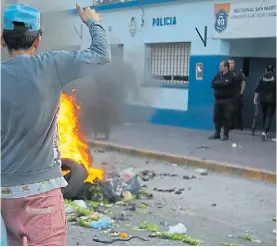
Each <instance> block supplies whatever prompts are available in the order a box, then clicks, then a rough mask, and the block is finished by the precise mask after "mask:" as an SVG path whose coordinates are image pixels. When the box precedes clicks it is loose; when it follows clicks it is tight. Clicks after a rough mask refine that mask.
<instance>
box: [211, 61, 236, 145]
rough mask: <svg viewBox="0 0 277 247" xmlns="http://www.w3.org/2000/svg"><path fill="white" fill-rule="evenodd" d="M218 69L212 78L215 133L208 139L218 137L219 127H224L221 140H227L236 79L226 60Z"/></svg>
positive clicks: (231, 117)
mask: <svg viewBox="0 0 277 247" xmlns="http://www.w3.org/2000/svg"><path fill="white" fill-rule="evenodd" d="M219 70H220V72H218V73H217V74H216V75H215V77H214V78H213V80H212V88H213V89H214V97H215V103H214V124H215V133H214V134H213V135H212V136H210V137H209V139H220V132H221V127H223V129H224V134H223V138H222V140H224V141H225V140H228V138H229V130H230V127H231V125H232V120H233V112H234V98H235V95H236V80H235V76H234V74H233V72H231V71H230V70H229V63H228V61H223V62H221V63H220V65H219Z"/></svg>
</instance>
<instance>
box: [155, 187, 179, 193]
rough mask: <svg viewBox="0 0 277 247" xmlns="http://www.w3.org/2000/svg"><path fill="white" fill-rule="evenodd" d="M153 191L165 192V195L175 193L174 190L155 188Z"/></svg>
mask: <svg viewBox="0 0 277 247" xmlns="http://www.w3.org/2000/svg"><path fill="white" fill-rule="evenodd" d="M153 190H154V191H157V192H167V193H172V192H174V191H175V188H174V189H157V188H154V189H153Z"/></svg>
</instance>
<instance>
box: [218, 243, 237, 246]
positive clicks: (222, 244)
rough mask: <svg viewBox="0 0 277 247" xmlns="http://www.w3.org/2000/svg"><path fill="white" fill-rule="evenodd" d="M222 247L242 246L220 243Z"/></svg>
mask: <svg viewBox="0 0 277 247" xmlns="http://www.w3.org/2000/svg"><path fill="white" fill-rule="evenodd" d="M220 245H221V246H241V245H240V244H231V243H220Z"/></svg>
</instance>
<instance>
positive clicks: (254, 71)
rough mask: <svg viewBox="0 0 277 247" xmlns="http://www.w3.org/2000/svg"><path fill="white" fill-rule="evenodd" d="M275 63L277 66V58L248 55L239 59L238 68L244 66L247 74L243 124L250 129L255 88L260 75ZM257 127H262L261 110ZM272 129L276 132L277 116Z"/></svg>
mask: <svg viewBox="0 0 277 247" xmlns="http://www.w3.org/2000/svg"><path fill="white" fill-rule="evenodd" d="M269 64H271V65H273V66H274V67H275V68H276V59H275V58H255V57H248V58H242V59H238V61H237V68H242V69H243V72H244V73H245V76H246V88H245V91H244V96H243V112H242V114H243V125H244V128H246V129H250V128H251V126H252V120H253V114H254V105H253V99H254V90H255V86H256V83H257V81H258V79H259V77H260V76H261V75H262V74H263V72H264V69H265V67H266V66H267V65H269ZM257 119H258V120H257V129H262V121H261V120H262V118H261V111H260V114H259V116H258V118H257ZM270 131H273V132H276V116H275V117H274V121H273V123H272V125H271V129H270Z"/></svg>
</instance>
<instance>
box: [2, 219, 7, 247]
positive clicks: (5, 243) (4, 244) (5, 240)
mask: <svg viewBox="0 0 277 247" xmlns="http://www.w3.org/2000/svg"><path fill="white" fill-rule="evenodd" d="M1 246H8V236H7V229H6V226H5V222H4V219H3V217H2V214H1Z"/></svg>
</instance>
